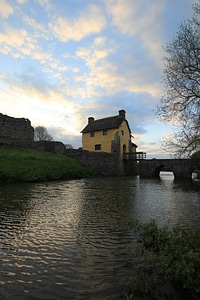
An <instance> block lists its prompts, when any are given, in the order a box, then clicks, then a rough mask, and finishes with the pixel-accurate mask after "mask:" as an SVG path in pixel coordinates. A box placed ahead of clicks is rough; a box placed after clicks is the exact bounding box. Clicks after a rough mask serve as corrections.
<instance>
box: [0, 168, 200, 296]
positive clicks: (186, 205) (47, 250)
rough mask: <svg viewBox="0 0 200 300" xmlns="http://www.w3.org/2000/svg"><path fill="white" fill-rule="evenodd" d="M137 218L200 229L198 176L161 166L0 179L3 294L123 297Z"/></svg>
mask: <svg viewBox="0 0 200 300" xmlns="http://www.w3.org/2000/svg"><path fill="white" fill-rule="evenodd" d="M133 218H137V219H139V220H140V221H143V222H147V221H149V220H150V219H152V218H153V219H156V220H157V222H158V224H159V225H160V226H162V225H164V224H166V223H167V222H169V224H170V225H171V226H173V225H174V224H175V223H176V222H177V221H178V220H180V219H181V220H182V222H183V223H184V224H185V225H186V226H187V227H188V228H189V229H195V230H200V181H199V180H196V179H194V180H174V178H173V176H172V174H171V173H166V172H162V173H161V175H160V179H140V178H139V177H112V178H110V177H109V178H107V177H106V178H105V177H103V178H94V179H82V180H71V181H65V182H63V181H62V182H61V181H59V182H47V183H31V184H3V185H0V299H2V300H10V299H13V300H25V299H27V300H31V299H45V300H50V299H53V300H61V299H62V300H64V299H72V300H73V299H87V300H89V299H94V300H96V299H106V297H109V296H110V297H117V295H119V292H120V279H121V277H122V276H123V270H124V265H125V259H126V245H127V243H129V242H130V241H131V239H132V235H131V231H130V229H129V227H128V225H127V224H128V220H130V219H133ZM116 253H117V254H116Z"/></svg>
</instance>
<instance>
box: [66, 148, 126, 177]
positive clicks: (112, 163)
mask: <svg viewBox="0 0 200 300" xmlns="http://www.w3.org/2000/svg"><path fill="white" fill-rule="evenodd" d="M66 151H67V156H70V157H72V158H74V159H76V160H77V161H79V162H80V163H82V164H83V165H85V166H87V167H89V168H91V169H93V170H95V171H97V172H98V173H100V174H101V175H104V176H123V175H125V172H124V167H123V161H122V160H121V159H120V158H119V155H117V154H115V153H107V152H90V151H86V150H81V149H80V150H79V149H67V150H66Z"/></svg>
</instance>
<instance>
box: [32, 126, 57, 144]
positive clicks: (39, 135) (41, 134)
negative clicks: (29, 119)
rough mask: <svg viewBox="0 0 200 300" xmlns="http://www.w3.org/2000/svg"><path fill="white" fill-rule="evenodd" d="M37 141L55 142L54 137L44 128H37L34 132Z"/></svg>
mask: <svg viewBox="0 0 200 300" xmlns="http://www.w3.org/2000/svg"><path fill="white" fill-rule="evenodd" d="M34 140H35V141H53V137H52V136H51V135H50V134H49V133H48V131H47V129H46V128H45V127H44V126H37V127H35V130H34Z"/></svg>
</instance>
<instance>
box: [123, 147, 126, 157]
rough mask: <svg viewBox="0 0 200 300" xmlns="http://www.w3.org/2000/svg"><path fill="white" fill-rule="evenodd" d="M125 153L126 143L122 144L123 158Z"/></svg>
mask: <svg viewBox="0 0 200 300" xmlns="http://www.w3.org/2000/svg"><path fill="white" fill-rule="evenodd" d="M125 153H126V145H123V158H125Z"/></svg>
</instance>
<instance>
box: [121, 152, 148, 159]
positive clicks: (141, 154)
mask: <svg viewBox="0 0 200 300" xmlns="http://www.w3.org/2000/svg"><path fill="white" fill-rule="evenodd" d="M123 159H124V160H136V161H138V160H143V159H146V153H145V152H127V153H124V154H123Z"/></svg>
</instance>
